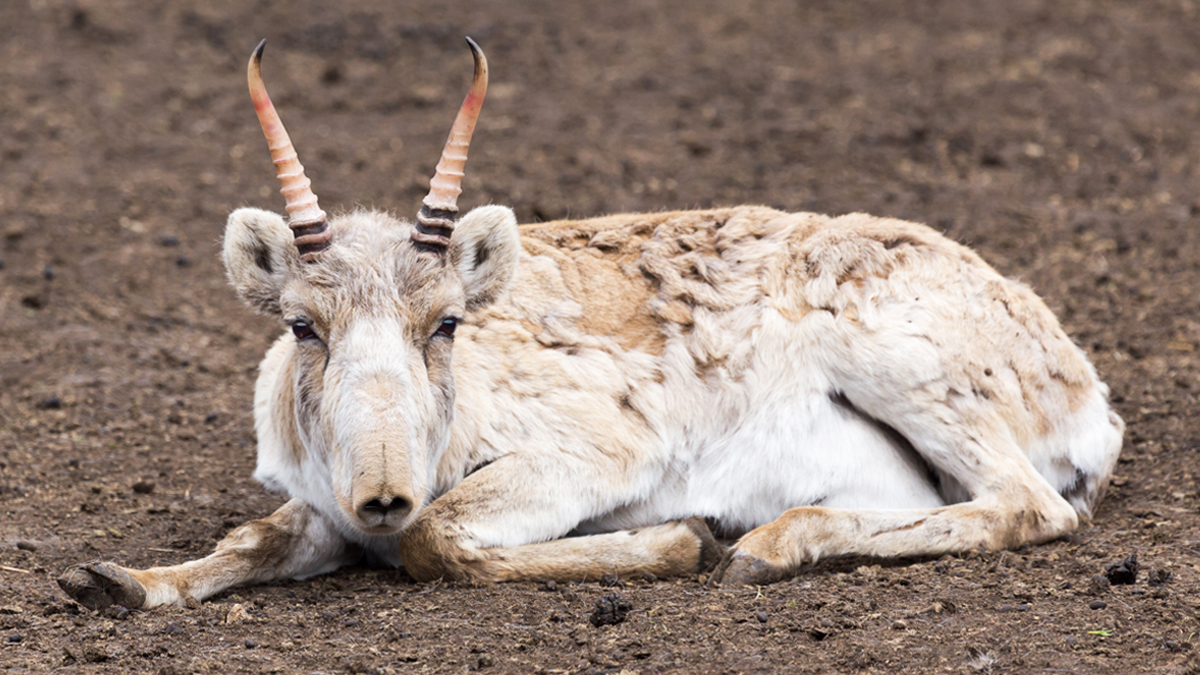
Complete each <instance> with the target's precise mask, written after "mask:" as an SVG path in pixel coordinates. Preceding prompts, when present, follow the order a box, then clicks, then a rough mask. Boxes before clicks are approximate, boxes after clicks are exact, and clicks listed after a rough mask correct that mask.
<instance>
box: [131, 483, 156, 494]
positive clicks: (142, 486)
mask: <svg viewBox="0 0 1200 675" xmlns="http://www.w3.org/2000/svg"><path fill="white" fill-rule="evenodd" d="M133 491H134V492H136V493H138V494H139V495H148V494H150V493H151V492H154V481H152V480H139V481H138V482H136V483H134V484H133Z"/></svg>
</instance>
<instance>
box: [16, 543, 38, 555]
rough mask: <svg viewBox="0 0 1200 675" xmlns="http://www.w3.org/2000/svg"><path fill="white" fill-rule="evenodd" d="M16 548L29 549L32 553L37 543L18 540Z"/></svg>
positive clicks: (35, 549)
mask: <svg viewBox="0 0 1200 675" xmlns="http://www.w3.org/2000/svg"><path fill="white" fill-rule="evenodd" d="M17 548H18V549H19V550H22V551H29V552H30V553H34V552H36V551H37V549H38V547H37V544H35V543H33V542H32V541H18V542H17Z"/></svg>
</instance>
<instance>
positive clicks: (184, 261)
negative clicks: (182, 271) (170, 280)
mask: <svg viewBox="0 0 1200 675" xmlns="http://www.w3.org/2000/svg"><path fill="white" fill-rule="evenodd" d="M175 264H176V265H177V266H179V267H191V266H192V261H191V260H189V259H188V258H186V257H184V256H179V257H178V258H176V259H175Z"/></svg>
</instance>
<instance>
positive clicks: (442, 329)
mask: <svg viewBox="0 0 1200 675" xmlns="http://www.w3.org/2000/svg"><path fill="white" fill-rule="evenodd" d="M455 328H458V319H455V318H453V317H447V318H445V319H442V325H440V326H438V329H437V333H436V335H441V336H442V337H448V338H451V339H453V338H454V329H455Z"/></svg>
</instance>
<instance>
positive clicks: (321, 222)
mask: <svg viewBox="0 0 1200 675" xmlns="http://www.w3.org/2000/svg"><path fill="white" fill-rule="evenodd" d="M266 45H267V41H266V40H263V41H262V42H260V43H258V47H256V48H255V49H254V53H253V54H251V55H250V64H249V65H248V66H247V67H246V79H247V80H248V81H249V83H250V100H252V101H253V102H254V112H255V113H257V114H258V122H259V124H261V125H262V130H263V135H264V136H266V137H267V147H268V148H270V149H271V160H272V161H274V162H275V175H276V176H277V177H278V178H279V182H280V183H281V184H282V185H283V187H282V189H280V190H279V191H280V192H282V193H283V197H284V199H286V200H287V203H286V206H285V207H284V208H286V209H287V212H288V227H290V228H292V235H293V236H295V238H296V242H295V243H296V249H297V250H298V251H299V252H300V259H301V260H303V261H304V262H313V261H314V260H316V259H317V258H318V257H319V255H320V253H321V251H324V250H325V249H327V248H329V242H330V239H331V238H332V234H331V233H330V231H329V226H328V225H327V224H326V223H325V212H324V211H322V210H321V208H320V207H319V206H317V195H315V194H313V191H312V181H310V180H309V179H308V177H307V176H305V175H304V166H302V165H301V164H300V158H299V156H298V155H297V154H296V148H295V147H293V146H292V139H291V138H289V137H288V133H287V129H284V128H283V122H282V121H280V119H279V113H277V112H275V106H274V104H272V103H271V97H270V96H267V88H266V86H265V85H263V80H262V73H261V72H260V68H259V63H260V61H262V53H263V47H265V46H266Z"/></svg>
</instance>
